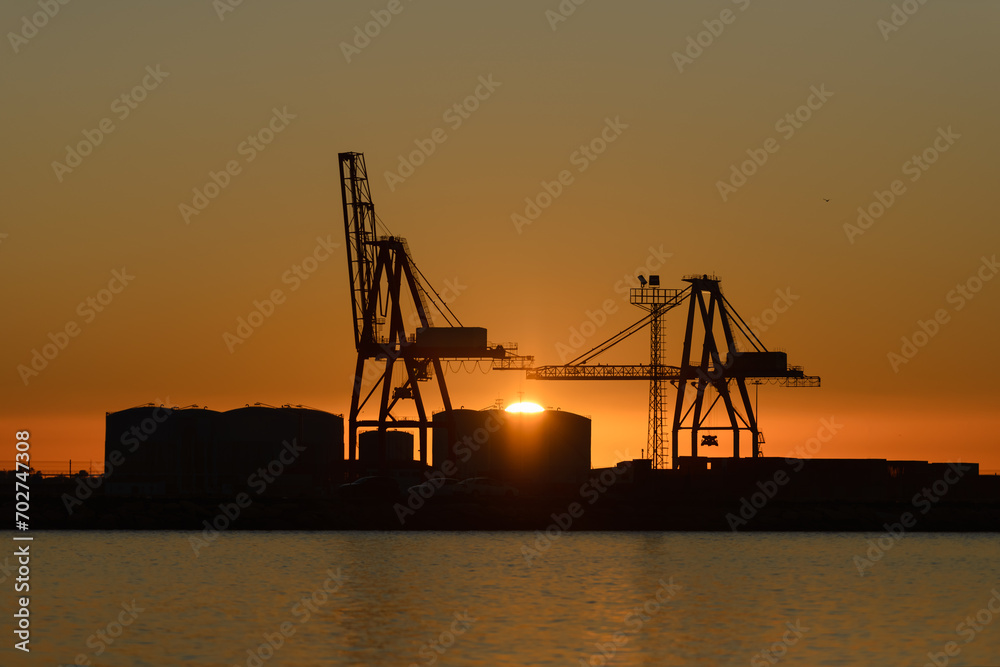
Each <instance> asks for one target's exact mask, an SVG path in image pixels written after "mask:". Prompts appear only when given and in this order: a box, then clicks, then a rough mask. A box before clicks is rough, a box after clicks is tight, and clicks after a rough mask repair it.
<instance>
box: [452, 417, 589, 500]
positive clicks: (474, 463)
mask: <svg viewBox="0 0 1000 667" xmlns="http://www.w3.org/2000/svg"><path fill="white" fill-rule="evenodd" d="M451 418H452V419H454V424H455V427H454V428H455V433H454V434H451V433H450V432H449V428H448V415H447V413H444V412H439V413H437V414H435V415H434V418H433V421H434V430H433V442H432V454H433V458H432V463H433V465H434V467H436V468H438V469H439V470H442V471H444V472H446V473H447V470H445V467H446V466H447V467H448V468H450V469H451V470H453V472H454V474H453V476H455V477H459V478H463V477H480V476H482V477H493V478H495V479H498V480H502V481H506V482H510V483H512V484H544V483H571V482H577V481H582V480H583V479H585V478H586V476H587V474H588V473H589V471H590V436H591V424H590V420H589V419H588V418H586V417H583V416H581V415H577V414H573V413H571V412H564V411H561V410H545V411H543V412H537V413H529V412H516V413H508V412H504V411H503V410H495V409H492V410H464V409H461V410H452V414H451ZM446 461H447V462H450V463H449V464H446Z"/></svg>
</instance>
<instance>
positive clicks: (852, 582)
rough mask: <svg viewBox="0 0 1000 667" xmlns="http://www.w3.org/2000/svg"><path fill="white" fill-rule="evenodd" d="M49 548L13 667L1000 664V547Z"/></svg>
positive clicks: (446, 537) (239, 538)
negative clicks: (26, 649)
mask: <svg viewBox="0 0 1000 667" xmlns="http://www.w3.org/2000/svg"><path fill="white" fill-rule="evenodd" d="M34 535H35V540H34V542H32V543H31V554H32V560H31V565H30V567H31V574H30V576H31V580H30V584H31V596H32V597H31V603H30V606H29V608H30V611H31V623H32V625H31V644H30V646H31V654H30V656H26V655H24V654H22V653H20V652H19V651H15V650H13V648H12V647H13V643H14V642H15V641H16V639H15V638H14V637H13V634H12V629H13V626H12V613H13V609H14V606H13V605H14V604H15V594H14V592H13V584H14V577H15V576H16V574H7V573H0V575H2V576H4V577H5V578H4V581H3V584H2V585H0V590H2V591H3V592H2V593H0V598H2V604H3V609H4V614H3V618H4V619H5V620H4V625H5V627H4V632H3V634H2V636H3V637H4V646H3V648H2V650H0V663H2V664H3V665H15V664H38V665H63V664H65V665H68V664H74V663H79V664H92V665H112V666H113V665H180V664H199V665H251V666H254V665H256V666H260V665H267V666H271V665H399V666H401V667H408V666H410V665H426V666H430V665H484V666H487V665H488V666H495V665H594V666H599V665H692V664H706V665H751V666H754V665H773V664H788V665H826V664H829V665H848V664H850V665H855V664H857V665H924V664H934V663H932V662H930V660H931V658H929V657H928V653H930V654H932V655H933V656H934V657H935V659H936V660H937V664H938V665H943V664H949V665H1000V592H998V591H1000V536H997V535H979V534H948V535H943V534H910V535H906V536H904V537H903V538H902V539H900V540H899V541H893V540H891V539H887V538H885V537H884V536H882V537H883V539H882V546H883V547H886V548H885V549H882V548H880V547H878V542H877V540H878V538H879V537H880V535H878V534H865V533H850V534H818V533H816V534H814V533H808V534H801V533H800V534H779V533H765V534H761V533H757V534H729V533H725V534H722V533H567V534H563V535H560V536H558V537H556V538H555V539H553V540H551V542H550V543H548V544H546V543H545V542H538V541H537V534H536V533H526V532H504V533H500V532H497V533H409V534H400V533H370V532H363V533H299V532H287V533H241V532H229V533H223V534H221V535H219V536H218V538H217V539H216V540H214V541H212V542H210V543H206V544H201V545H199V549H198V553H197V555H195V551H194V549H193V548H192V543H191V538H192V536H194V535H195V534H194V533H184V532H158V533H144V532H80V533H71V532H60V533H55V532H36V533H34ZM0 539H3V540H5V541H6V542H7V544H8V545H9V547H8V548H5V549H4V550H3V552H0V553H2V554H4V555H6V554H7V553H11V554H12V553H13V551H14V546H13V545H14V543H13V542H11V541H10V534H9V533H7V534H4V536H3V537H0ZM869 540H872V542H869ZM869 551H870V553H868V552H869ZM856 556H857V557H858V559H855V557H856ZM869 556H871V557H872V559H871V560H870V561H868V563H869V564H868V565H866V564H865V563H864V561H861V560H860V559H861V558H865V559H868V557H869ZM874 557H878V560H875V559H874ZM2 558H3V556H0V562H2ZM9 558H10V560H9V561H8V565H9V564H10V562H11V561H13V556H11V557H9ZM859 563H860V564H861V566H862V567H863V568H864V571H865V574H864V576H861V575H860V574H859ZM991 601H992V602H991ZM991 607H992V609H991ZM993 610H996V613H995V612H994V611H993ZM949 650H950V651H951V652H952V654H953V655H951V656H949V655H947V652H946V651H949Z"/></svg>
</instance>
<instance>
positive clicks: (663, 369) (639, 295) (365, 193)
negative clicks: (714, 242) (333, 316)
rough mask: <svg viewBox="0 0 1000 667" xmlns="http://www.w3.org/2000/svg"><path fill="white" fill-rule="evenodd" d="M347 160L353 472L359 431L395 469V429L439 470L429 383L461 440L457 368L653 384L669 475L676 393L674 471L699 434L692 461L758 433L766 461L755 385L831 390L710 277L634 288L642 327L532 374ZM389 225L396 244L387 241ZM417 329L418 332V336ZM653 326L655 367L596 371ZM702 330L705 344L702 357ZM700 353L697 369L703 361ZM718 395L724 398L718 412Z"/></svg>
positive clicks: (652, 429)
mask: <svg viewBox="0 0 1000 667" xmlns="http://www.w3.org/2000/svg"><path fill="white" fill-rule="evenodd" d="M338 157H339V160H340V184H341V195H342V198H343V205H344V232H345V236H346V239H347V268H348V275H349V279H350V284H351V309H352V313H353V321H354V343H355V347H356V349H357V353H358V357H357V364H356V367H355V369H356V372H355V377H354V383H353V389H352V393H351V409H350V415H349V418H348V443H349V447H348V451H349V461H350V463H351V465H352V466H353V464H354V462H355V461H356V460H357V454H358V450H357V442H358V429H359V428H372V427H374V428H376V429H377V432H378V434H379V438H378V443H379V445H380V447H379V448H378V456H379V460H378V464H379V467H382V466H384V465H385V456H386V441H387V440H386V432H387V430H388V428H389V427H390V426H392V427H394V428H404V429H417V430H418V431H419V452H420V461H421V462H422V463H427V430H428V429H429V428H432V427H433V421H432V420H430V419H428V415H427V406H426V404H425V401H424V397H423V395H422V394H421V391H420V383H421V382H426V381H430V380H432V379H434V378H435V377H436V379H437V388H438V391H439V393H440V399H441V402H442V404H443V406H444V412H445V424H446V426H447V427H448V429H449V432H452V433H453V432H455V430H454V423H453V418H452V416H451V398H450V396H449V394H448V387H447V384H446V382H445V379H444V373H443V371H444V367H443V365H442V361H445V360H451V359H469V360H484V361H488V362H489V364H490V366H491V368H493V369H496V370H525V371H527V378H528V379H533V380H645V381H648V382H649V422H648V446H649V454H650V458H651V459H652V465H653V467H654V468H665V467H667V452H666V449H667V441H668V437H667V433H666V421H667V419H666V413H667V407H666V406H667V402H668V395H667V394H668V387H670V386H673V387H675V388H676V398H675V403H674V411H673V417H672V424H671V434H670V435H671V437H670V438H669V440H670V444H671V445H672V449H671V455H670V464H671V465H672V466H676V465H677V459H678V457H679V456H680V451H679V446H680V432H681V431H684V430H687V431H690V433H691V456H698V446H699V441H698V435H699V433H700V432H701V431H713V430H717V431H731V432H732V436H733V457H734V458H738V457H739V455H740V432H741V431H748V432H749V433H750V437H751V452H752V456H754V457H757V456H759V455H760V444H761V442H762V439H761V434H760V430H759V428H758V425H757V419H756V414H755V408H754V405H753V404H752V402H751V400H750V394H749V392H748V390H747V381H748V380H749V381H750V382H751V383H753V382H757V383H759V382H761V381H762V380H768V381H773V382H776V383H778V384H782V385H785V386H790V387H818V386H819V385H820V378H819V377H816V376H808V375H806V374H805V373H804V371H803V370H802V368H801V367H798V366H789V365H788V361H787V356H786V355H785V353H784V352H772V351H769V350H768V349H767V348H766V347H765V346H764V344H763V343H762V342H761V341H760V339H759V338H758V337H757V335H756V334H755V333H754V332H753V330H752V329H751V328H750V327H749V326H748V325H747V324H746V322H745V321H744V320H743V318H742V317H740V316H739V314H738V313H737V312H736V310H735V309H734V308H733V307H732V305H731V304H730V303H729V301H728V300H726V297H725V296H724V295H723V294H722V289H721V288H720V286H719V283H720V280H719V278H717V277H715V276H709V275H707V274H701V275H690V276H686V277H684V279H683V280H684V282H686V283H688V286H687V287H685V288H683V289H665V288H661V287H660V286H659V277H658V276H650V279H649V281H646V280H645V278H643V282H642V286H641V287H639V288H632V289H631V290H630V294H629V300H630V302H631V303H632V304H633V305H635V306H637V307H639V308H642V309H643V310H645V311H646V314H645V315H644V316H643V317H642V318H641V319H639V320H638V321H637V322H635V323H633V324H632V325H630V326H629V327H627V328H625V329H623V330H622V331H620V332H618V333H617V334H615V335H614V336H612V337H611V338H609V339H607V340H606V341H604V342H602V343H600V344H599V345H597V346H595V347H594V348H592V349H591V350H589V351H587V352H585V353H584V354H582V355H580V356H579V357H577V358H576V359H573V360H572V361H570V362H568V363H566V364H563V365H560V366H539V367H532V366H531V363H532V361H533V357H530V356H521V355H518V354H517V353H516V352H517V347H516V345H512V344H507V345H492V346H491V345H490V344H489V343H488V341H487V338H486V330H485V329H482V328H476V327H464V326H462V324H461V322H460V321H459V320H458V318H457V317H455V315H454V313H452V312H451V309H450V308H448V305H447V304H446V303H445V302H444V300H443V299H441V297H440V296H439V295H438V294H437V292H435V291H434V289H433V287H431V286H430V285H429V283H428V282H427V281H426V279H425V278H424V276H423V274H422V273H421V272H420V269H419V268H417V266H416V264H415V263H414V262H413V257H412V255H411V253H410V250H409V247H408V246H407V243H406V240H405V239H403V238H402V237H398V236H393V235H392V234H391V233H389V231H388V229H385V225H384V224H382V223H381V221H380V220H379V219H378V216H376V214H375V207H374V205H373V204H372V200H371V191H370V189H369V183H368V175H367V171H366V168H365V161H364V156H363V155H362V154H361V153H354V152H347V153H340V154H339V156H338ZM380 224H381V225H382V227H383V230H384V232H385V233H384V234H379V233H378V226H379V225H380ZM685 302H686V303H687V304H688V311H687V319H686V326H685V329H684V344H683V351H682V353H681V361H680V365H679V366H669V365H666V364H665V363H664V359H665V357H666V349H665V345H664V335H663V331H664V327H663V318H664V316H665V315H666V314H667V313H668V312H669V311H671V310H673V309H675V308H677V307H679V306H681V305H683V304H684V303H685ZM404 307H405V309H407V310H411V311H412V315H411V316H410V318H409V319H406V318H404V315H403V312H404ZM432 309H436V310H437V311H438V313H439V314H440V315H441V316H442V317H443V318H444V320H445V321H446V322H447V324H448V326H446V327H435V326H433V323H432V316H431V311H432ZM414 325H416V326H415V331H413V332H411V328H413V327H414ZM646 326H649V328H650V361H649V363H648V364H632V365H607V364H590V363H587V362H589V361H591V360H592V359H593V358H595V357H596V356H597V355H599V354H601V353H602V352H605V351H606V350H608V349H610V348H611V347H613V346H615V345H617V344H618V343H620V342H621V341H623V340H625V339H626V338H628V337H630V336H632V335H633V334H635V333H636V332H637V331H640V330H641V329H643V328H645V327H646ZM696 330H698V331H700V332H701V336H702V337H701V343H700V349H698V345H697V341H696ZM737 334H741V335H742V338H743V340H745V341H746V342H745V344H743V345H741V344H740V342H739V341H738V339H737ZM720 341H721V342H720ZM696 353H697V359H695V358H693V357H692V355H693V354H696ZM369 361H372V362H376V363H378V362H381V363H384V366H383V368H382V370H381V371H380V372H379V373H378V376H377V378H376V381H375V382H374V385H373V386H372V387H371V389H370V390H369V391H368V393H367V394H365V393H364V391H363V389H364V386H363V385H364V380H365V369H366V364H367V362H369ZM397 365H399V366H400V367H401V368H402V373H401V374H400V375H401V376H402V379H401V380H400V381H398V382H397V381H394V379H393V378H394V371H395V370H396V366H397ZM689 389H690V390H691V392H692V393H689ZM379 390H380V391H379ZM376 391H379V397H380V398H379V408H378V410H379V413H378V418H377V419H361V418H360V414H361V410H362V409H363V408H364V407H365V406H366V405H367V403H368V401H369V400H370V399H371V398H372V397H373V396H374V395H375V393H376ZM713 394H714V398H713V399H712V400H711V402H708V403H707V398H708V397H709V396H710V395H713ZM400 401H413V404H414V406H415V408H416V413H417V417H416V418H412V417H401V416H399V415H397V414H396V412H395V410H396V409H397V406H398V405H399V403H400ZM720 402H721V404H722V406H723V407H724V410H725V413H726V416H727V417H728V422H729V424H728V425H727V426H712V425H710V424H709V423H707V421H706V420H707V418H708V416H709V415H710V414H711V413H712V411H713V410H714V409H715V408H716V406H717V405H718V404H719V403H720ZM706 404H707V407H706ZM702 444H703V445H704V444H708V445H711V444H717V443H716V442H715V437H714V436H705V442H703V443H702ZM435 463H437V462H435Z"/></svg>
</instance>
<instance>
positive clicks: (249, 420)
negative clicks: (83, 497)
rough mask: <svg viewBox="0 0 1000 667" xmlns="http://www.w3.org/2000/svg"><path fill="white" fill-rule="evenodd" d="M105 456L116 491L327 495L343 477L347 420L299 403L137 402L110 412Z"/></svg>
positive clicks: (110, 483)
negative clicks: (221, 406)
mask: <svg viewBox="0 0 1000 667" xmlns="http://www.w3.org/2000/svg"><path fill="white" fill-rule="evenodd" d="M104 458H105V469H106V470H108V471H111V474H110V475H109V476H108V481H107V489H106V491H107V494H108V495H118V496H121V495H125V496H129V495H140V496H166V497H193V496H231V495H233V494H236V493H239V492H240V491H249V492H250V493H251V495H255V494H263V493H267V494H269V495H275V496H323V495H328V494H329V493H330V490H331V488H332V487H333V486H335V485H336V484H338V483H339V482H340V481H341V478H342V477H343V465H344V419H343V417H341V416H340V415H334V414H330V413H328V412H323V411H320V410H312V409H308V408H297V407H291V406H284V407H280V408H273V407H264V406H252V407H251V406H247V407H244V408H238V409H235V410H229V411H227V412H217V411H214V410H208V409H204V408H197V407H191V408H168V407H164V406H142V407H136V408H129V409H127V410H121V411H119V412H109V413H107V416H106V430H105V445H104ZM260 471H263V473H267V474H262V473H261V472H260ZM275 471H279V472H278V474H275ZM255 475H256V476H255Z"/></svg>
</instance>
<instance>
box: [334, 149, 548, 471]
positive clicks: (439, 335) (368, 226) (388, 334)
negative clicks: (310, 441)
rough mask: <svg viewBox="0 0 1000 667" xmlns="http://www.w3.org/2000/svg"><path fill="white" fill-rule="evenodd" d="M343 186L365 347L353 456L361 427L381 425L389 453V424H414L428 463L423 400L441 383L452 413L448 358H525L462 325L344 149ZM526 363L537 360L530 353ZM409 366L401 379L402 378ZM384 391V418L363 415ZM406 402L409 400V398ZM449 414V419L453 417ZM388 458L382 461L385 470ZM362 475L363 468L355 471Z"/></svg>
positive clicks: (357, 318)
mask: <svg viewBox="0 0 1000 667" xmlns="http://www.w3.org/2000/svg"><path fill="white" fill-rule="evenodd" d="M338 157H339V160H340V188H341V197H342V199H343V204H344V233H345V237H346V241H347V270H348V276H349V278H350V282H351V310H352V319H353V324H354V343H355V347H356V348H357V351H358V359H357V365H356V367H355V369H356V372H355V377H354V387H353V391H352V394H351V408H350V412H349V416H348V460H349V462H350V463H351V464H353V463H354V462H355V460H356V457H357V436H358V429H359V428H364V427H374V429H375V430H374V431H371V432H373V433H375V434H376V435H375V436H368V437H377V438H379V439H380V440H381V441H383V444H382V446H380V447H377V448H376V452H377V453H378V455H379V456H380V457H381V456H383V455H384V453H385V452H386V451H387V447H386V446H385V442H384V441H385V439H386V432H387V430H388V429H389V428H397V429H400V428H409V429H415V430H416V431H417V433H418V443H419V452H420V461H421V462H422V463H427V433H428V429H429V428H430V427H431V426H432V422H431V420H430V419H428V416H427V410H426V407H425V405H424V399H423V395H422V392H421V389H420V383H421V382H423V381H430V380H436V383H437V388H438V392H439V393H440V396H441V402H442V404H443V405H444V410H445V414H446V415H447V414H448V413H449V411H450V410H451V398H450V397H449V395H448V387H447V384H446V383H445V379H444V373H443V367H442V364H441V361H442V360H443V359H481V360H484V361H486V362H488V363H498V364H501V365H506V366H510V365H511V364H512V363H516V362H517V360H518V359H521V358H519V357H517V356H516V355H512V352H514V351H515V350H516V346H512V345H510V344H508V345H506V346H503V345H495V346H489V345H488V343H487V340H486V330H485V329H482V328H477V327H463V326H462V323H461V322H459V320H458V318H457V317H455V314H454V313H452V312H451V309H450V308H448V305H447V304H446V303H445V302H444V300H443V299H441V297H440V296H439V295H438V294H437V292H436V291H435V290H434V288H433V287H432V286H431V285H430V284H429V283H427V281H426V279H425V278H424V276H423V274H422V273H421V272H420V269H419V268H417V266H416V264H415V263H414V262H413V256H412V255H411V253H410V249H409V247H408V246H407V243H406V239H404V238H402V237H398V236H393V235H391V234H389V231H388V229H386V228H385V225H384V224H383V225H382V229H383V233H382V234H380V233H379V230H378V225H379V224H381V221H380V220H379V219H378V217H377V216H376V214H375V206H374V204H373V203H372V199H371V190H370V188H369V183H368V173H367V169H366V167H365V160H364V156H363V155H362V154H361V153H352V152H347V153H340V154H339V156H338ZM431 308H434V309H436V310H437V311H438V313H439V314H440V315H441V317H442V318H443V319H444V320H445V321H446V322H447V324H448V326H447V327H434V326H433V325H432V322H431ZM368 361H372V362H374V363H381V364H383V367H382V369H381V372H380V373H378V375H377V379H376V381H375V383H374V386H373V387H372V388H371V390H370V391H368V392H367V393H365V391H364V389H363V387H362V384H363V382H364V379H365V370H366V369H365V365H366V362H368ZM523 361H525V362H527V361H530V358H525V359H524V360H523ZM397 368H398V369H399V370H400V371H402V380H398V377H399V375H400V373H395V377H394V371H396V370H397ZM376 394H377V396H378V398H377V401H378V416H377V418H371V419H361V418H360V414H361V410H362V409H363V408H364V407H365V405H366V404H367V403H368V401H369V400H370V399H371V398H372V397H373V396H375V395H376ZM400 401H404V402H405V401H413V403H412V407H413V409H414V410H415V411H416V417H415V418H414V417H413V416H412V414H411V416H403V415H399V414H396V413H394V411H396V412H397V413H398V409H399V406H400ZM404 404H405V403H404ZM446 418H447V417H446ZM385 464H386V462H385V461H384V460H381V459H380V460H379V461H378V465H379V467H383V468H384V467H385ZM354 472H356V471H354Z"/></svg>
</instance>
